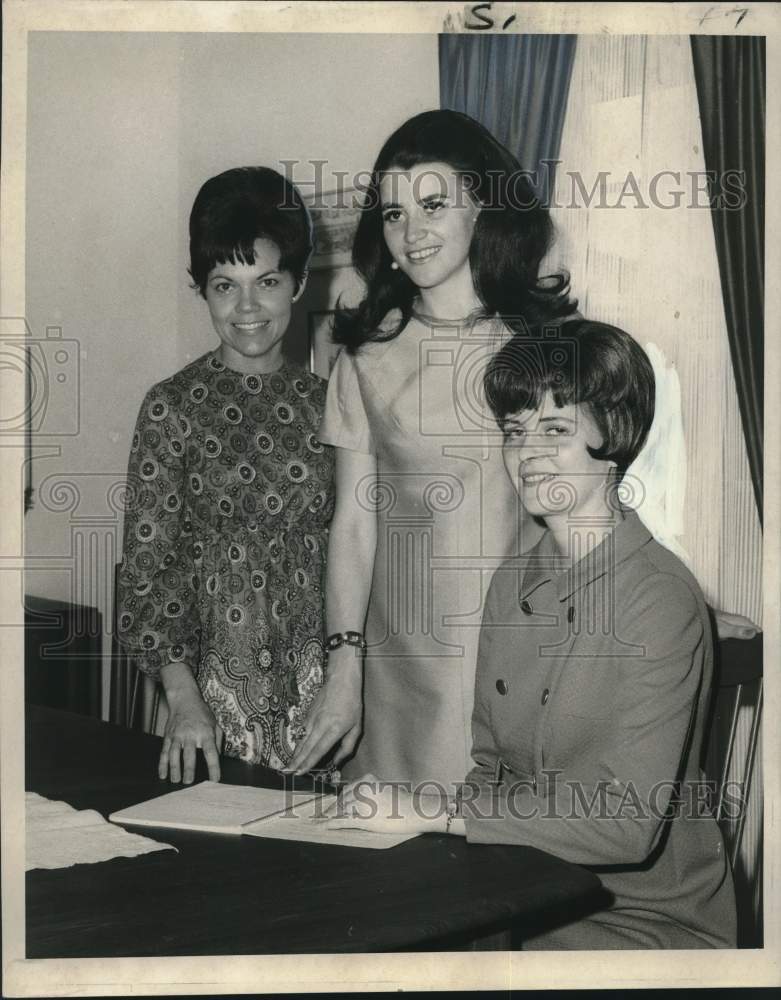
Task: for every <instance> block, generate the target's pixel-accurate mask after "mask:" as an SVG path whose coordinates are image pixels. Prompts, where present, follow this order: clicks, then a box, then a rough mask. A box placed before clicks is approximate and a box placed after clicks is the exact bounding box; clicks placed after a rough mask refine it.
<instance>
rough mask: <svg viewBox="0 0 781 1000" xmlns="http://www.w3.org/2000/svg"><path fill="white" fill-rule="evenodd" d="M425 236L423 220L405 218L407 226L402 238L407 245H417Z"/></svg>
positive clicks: (415, 217) (412, 217)
mask: <svg viewBox="0 0 781 1000" xmlns="http://www.w3.org/2000/svg"><path fill="white" fill-rule="evenodd" d="M425 234H426V226H425V219H421V218H419V217H418V216H416V215H410V216H408V217H407V226H406V228H405V230H404V238H405V239H406V241H407V243H417V242H418V240H419V239H421V238H422V237H423V236H425Z"/></svg>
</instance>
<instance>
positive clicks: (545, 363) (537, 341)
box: [484, 319, 655, 477]
mask: <svg viewBox="0 0 781 1000" xmlns="http://www.w3.org/2000/svg"><path fill="white" fill-rule="evenodd" d="M484 385H485V395H486V399H487V401H488V405H489V406H490V407H491V410H492V411H493V414H494V416H495V417H496V420H497V422H498V423H499V425H500V426H501V424H502V422H503V420H504V418H505V417H506V416H507V415H508V414H512V413H519V412H520V411H522V410H536V409H537V408H538V407H539V406H541V405H542V401H543V397H544V396H545V394H546V392H550V393H551V395H552V396H553V400H554V402H555V403H556V406H567V405H569V404H572V403H581V404H583V405H585V406H587V407H588V409H589V413H590V414H591V417H592V419H593V420H594V423H595V424H596V425H597V427H598V428H599V431H600V433H601V434H602V445H601V446H600V447H599V448H589V454H591V456H592V457H593V458H599V459H606V460H609V461H613V462H615V463H616V468H617V472H618V474H619V477H620V476H622V475H623V474H624V472H625V471H626V470H627V468H628V467H629V466H630V465H631V464H632V462H633V461H634V459H635V458H636V457H637V455H638V454H639V453H640V449H641V448H642V447H643V444H644V443H645V439H646V437H647V436H648V431H649V430H650V427H651V422H652V421H653V417H654V397H655V380H654V372H653V368H652V367H651V362H650V361H649V360H648V356H647V355H646V353H645V351H644V350H643V349H642V347H640V345H639V344H638V343H637V341H636V340H634V339H633V338H632V337H630V335H629V334H628V333H626V332H625V331H624V330H620V329H619V328H618V327H616V326H609V325H608V324H606V323H595V322H592V321H590V320H585V319H575V320H568V321H567V322H565V323H562V324H561V325H560V326H558V327H551V328H548V329H544V328H541V327H537V328H535V329H534V330H532V331H530V334H529V335H523V334H516V335H515V336H513V337H512V338H511V339H510V340H509V341H508V342H507V343H506V344H505V345H504V347H503V348H502V349H501V350H500V351H498V352H497V353H496V354H495V355H494V356H493V358H492V359H491V361H490V362H489V364H488V367H487V369H486V373H485V382H484Z"/></svg>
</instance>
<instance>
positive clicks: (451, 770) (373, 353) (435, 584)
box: [291, 111, 574, 784]
mask: <svg viewBox="0 0 781 1000" xmlns="http://www.w3.org/2000/svg"><path fill="white" fill-rule="evenodd" d="M551 238H552V225H551V221H550V217H549V214H548V212H547V210H546V209H544V208H543V207H542V206H541V205H540V203H539V202H538V201H537V200H536V199H535V198H534V195H533V193H532V191H531V188H530V186H529V182H528V177H527V176H526V175H525V174H524V173H523V172H522V170H521V166H520V164H519V163H518V161H517V159H516V158H515V157H514V156H513V155H512V154H511V153H510V152H509V151H508V150H506V149H505V148H504V147H503V146H502V145H500V143H498V142H497V141H496V139H494V137H493V136H492V135H490V133H489V132H487V131H486V129H484V128H483V127H482V126H481V125H479V124H478V123H477V122H476V121H474V120H473V119H471V118H469V117H468V116H467V115H463V114H459V113H457V112H453V111H429V112H424V113H423V114H420V115H417V116H415V117H414V118H412V119H410V120H409V121H407V122H405V123H404V124H403V125H402V126H401V127H400V128H399V129H398V130H397V131H396V132H395V133H394V134H393V135H391V137H390V138H389V139H388V140H387V142H386V143H385V145H384V147H383V149H382V150H381V152H380V154H379V157H378V159H377V162H376V164H375V167H374V172H373V175H372V179H371V184H370V186H369V190H368V192H367V199H366V204H365V208H364V210H363V212H362V214H361V218H360V221H359V225H358V230H357V233H356V237H355V243H354V247H353V263H354V265H355V267H356V270H357V271H358V273H359V274H360V275H361V277H362V278H363V279H364V281H365V284H366V294H365V297H364V299H363V301H362V302H361V304H360V305H359V306H358V308H357V309H355V310H351V311H343V312H341V313H340V314H339V313H338V314H337V321H336V324H335V330H334V339H335V340H336V341H337V342H339V343H342V344H343V345H344V348H343V350H342V352H341V354H340V355H339V357H338V359H337V361H336V365H335V367H334V370H333V372H332V374H331V378H330V380H329V388H328V399H327V403H326V413H325V418H324V421H323V424H322V426H321V428H320V431H319V436H320V439H321V440H322V441H323V442H324V443H327V444H330V445H333V446H334V447H335V450H336V456H337V458H336V509H335V513H334V520H333V524H332V528H331V533H330V552H331V555H330V558H329V562H328V577H327V617H328V627H327V632H328V633H329V636H330V635H333V636H334V640H333V644H334V646H336V647H337V648H334V649H332V650H331V651H330V653H329V676H328V680H327V682H326V684H325V686H324V687H323V689H322V690H321V692H320V694H319V695H318V697H317V699H316V703H315V705H314V706H313V708H312V711H311V713H310V721H309V725H308V735H307V736H306V738H305V740H304V741H303V742H302V743H301V744H300V746H299V747H298V749H297V751H296V754H295V756H294V758H293V760H292V761H291V769H292V770H294V771H299V772H301V771H306V770H307V769H308V768H310V767H312V766H314V765H315V764H316V763H317V761H318V760H319V759H320V758H321V757H322V756H323V755H324V754H325V753H327V752H328V751H329V750H330V749H331V748H332V747H333V746H334V745H337V750H336V753H335V755H334V762H335V763H338V762H340V761H342V760H344V759H345V758H346V757H348V756H349V755H350V754H353V753H354V756H353V757H352V759H350V760H348V761H347V763H346V764H345V766H344V767H343V773H344V775H345V776H346V777H348V778H353V777H359V776H360V775H362V774H364V773H366V772H373V773H374V774H379V775H382V776H383V778H387V779H389V780H403V781H413V782H415V783H419V782H423V781H427V780H433V781H437V782H440V783H445V784H450V783H452V782H458V781H460V780H461V779H462V778H463V775H464V773H466V771H467V770H468V769H469V767H470V766H471V757H470V753H469V751H470V745H471V739H470V719H471V714H472V704H473V697H474V678H475V664H476V659H477V639H478V635H479V629H480V617H481V610H482V605H483V600H484V596H485V591H486V589H487V586H488V582H489V580H490V576H491V573H492V571H493V570H494V569H495V568H496V566H497V565H498V564H499V563H501V562H502V561H503V560H504V559H505V558H507V557H508V556H509V555H511V554H513V553H514V552H516V546H518V544H519V530H518V520H519V517H520V516H521V515H520V509H519V504H518V499H517V497H516V496H515V494H514V491H513V490H512V486H511V484H510V483H509V482H508V481H507V477H506V476H505V474H504V470H503V466H502V457H501V455H502V451H501V437H500V435H498V434H497V432H496V426H495V424H494V423H493V421H492V419H491V415H490V412H488V411H487V410H486V408H485V406H484V402H483V399H482V393H481V385H482V373H483V371H484V368H485V364H486V362H487V361H488V359H489V358H490V357H491V356H492V355H493V354H494V353H495V351H496V350H497V349H498V348H499V347H500V346H501V344H502V343H503V342H504V340H505V339H506V338H507V336H508V335H509V333H510V331H511V330H512V329H517V330H522V329H525V327H526V324H528V323H530V322H535V321H539V322H550V321H552V322H554V323H555V322H557V321H558V320H559V319H560V318H561V317H564V316H566V315H568V314H570V313H571V312H572V311H573V309H574V305H573V304H572V303H571V302H570V301H569V300H568V298H567V295H566V280H565V279H564V278H563V277H561V276H558V277H556V278H553V279H550V280H541V279H539V277H538V270H539V265H540V261H541V260H542V258H543V256H544V254H545V252H546V250H547V249H548V247H549V245H550V242H551ZM522 529H523V530H522V532H521V536H522V537H521V542H520V544H521V545H522V546H524V547H528V546H529V545H531V544H533V543H534V542H535V541H536V539H537V537H538V536H539V534H540V528H539V526H538V525H536V524H535V523H534V522H533V521H532V520H531V519H527V520H525V521H524V523H523V525H522ZM364 624H365V642H366V647H367V648H366V650H365V657H363V658H362V657H361V656H360V655H356V652H360V651H357V650H356V649H355V647H354V646H351V645H350V643H348V642H347V640H346V639H344V638H343V637H344V636H346V635H348V634H349V633H351V632H363V630H364ZM340 637H342V638H340Z"/></svg>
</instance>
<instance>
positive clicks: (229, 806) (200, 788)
mask: <svg viewBox="0 0 781 1000" xmlns="http://www.w3.org/2000/svg"><path fill="white" fill-rule="evenodd" d="M315 796H316V797H318V798H319V794H318V793H315V792H291V791H289V790H288V789H284V788H257V787H255V786H254V785H228V784H225V783H224V782H217V781H201V782H199V783H198V784H197V785H189V786H188V787H186V788H179V789H177V790H176V791H175V792H168V793H167V794H166V795H159V796H157V798H154V799H147V801H146V802H139V803H138V804H137V805H134V806H128V808H127V809H119V810H118V811H117V812H113V813H112V814H111V815H110V816H109V819H110V820H111V822H112V823H127V824H129V825H136V826H157V827H168V828H171V829H174V830H197V831H199V832H201V833H228V834H233V835H234V836H238V835H239V834H242V833H244V829H245V825H246V824H247V823H251V822H253V821H254V820H259V819H261V818H262V817H265V816H269V815H271V814H272V813H279V812H283V811H284V810H285V809H287V808H288V807H289V806H293V805H297V804H298V803H300V802H302V801H308V800H310V799H312V798H313V797H315Z"/></svg>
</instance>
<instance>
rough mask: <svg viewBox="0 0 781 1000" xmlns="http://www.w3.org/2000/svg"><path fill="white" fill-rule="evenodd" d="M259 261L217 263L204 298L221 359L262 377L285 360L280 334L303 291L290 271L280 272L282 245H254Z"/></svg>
mask: <svg viewBox="0 0 781 1000" xmlns="http://www.w3.org/2000/svg"><path fill="white" fill-rule="evenodd" d="M254 251H255V261H254V263H253V264H246V263H244V262H242V261H239V260H237V261H236V263H234V264H231V263H230V262H228V263H225V264H217V265H215V267H213V268H212V270H211V271H210V272H209V276H208V278H207V280H206V302H207V304H208V306H209V312H210V313H211V318H212V323H213V325H214V329H215V331H216V333H217V336H218V337H219V338H220V340H221V341H222V343H221V346H220V359H221V361H222V363H223V364H224V365H225V366H226V367H228V368H231V369H233V370H234V371H239V372H244V373H246V374H253V375H260V374H265V373H266V372H271V371H275V370H276V369H277V368H279V367H280V366H281V364H282V338H283V337H284V335H285V331H286V330H287V328H288V324H289V323H290V309H291V305H292V303H293V302H294V301H295V299H296V298H298V294H300V291H301V289H299V290H298V292H297V291H296V282H295V279H294V278H293V275H292V274H290V272H289V271H280V270H279V269H278V268H279V256H280V254H279V247H278V246H277V245H276V244H275V243H273V242H272V241H271V240H266V239H258V240H255V243H254Z"/></svg>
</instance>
